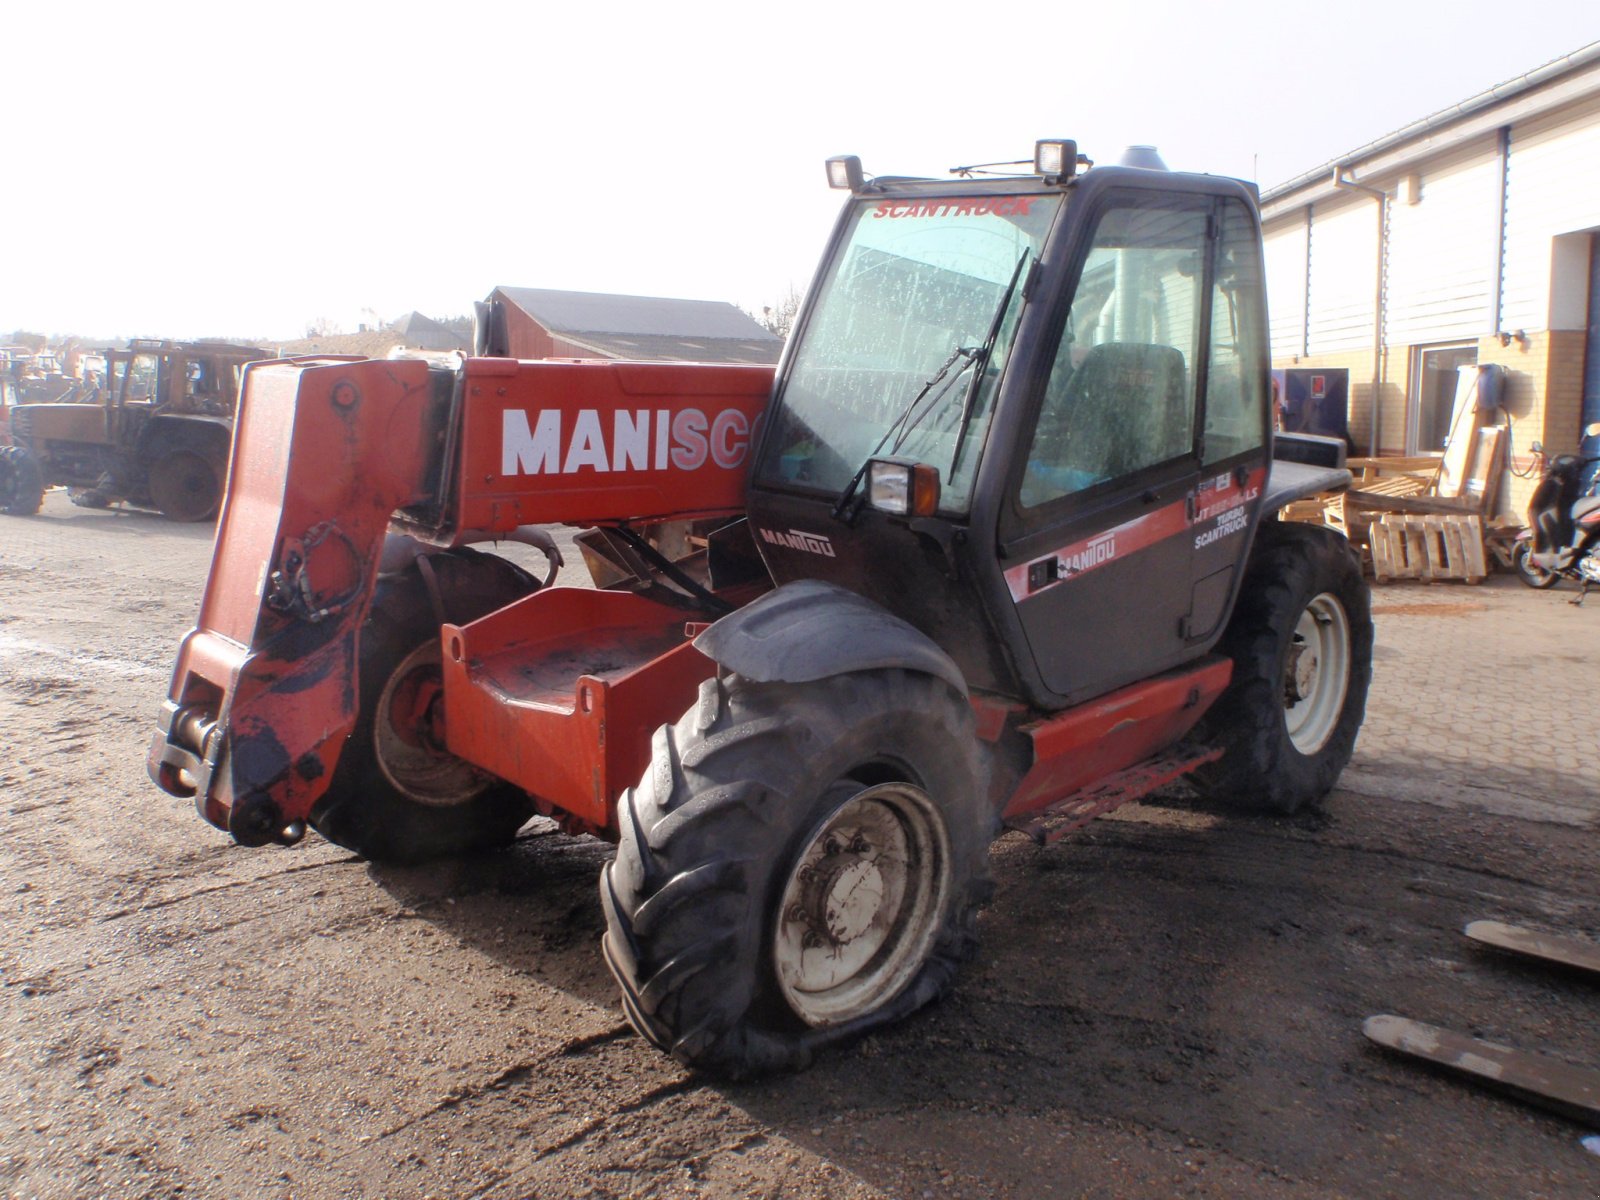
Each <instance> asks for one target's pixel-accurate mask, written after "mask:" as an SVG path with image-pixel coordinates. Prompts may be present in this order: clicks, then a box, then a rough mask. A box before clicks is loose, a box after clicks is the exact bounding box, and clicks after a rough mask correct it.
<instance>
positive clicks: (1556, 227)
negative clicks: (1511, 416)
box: [1501, 99, 1600, 329]
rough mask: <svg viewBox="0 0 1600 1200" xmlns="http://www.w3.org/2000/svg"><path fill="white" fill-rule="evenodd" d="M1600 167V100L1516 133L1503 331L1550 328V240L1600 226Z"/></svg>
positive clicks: (1508, 193) (1513, 137)
mask: <svg viewBox="0 0 1600 1200" xmlns="http://www.w3.org/2000/svg"><path fill="white" fill-rule="evenodd" d="M1597 164H1600V99H1596V100H1594V101H1591V102H1589V103H1586V104H1585V105H1583V106H1582V107H1581V108H1577V109H1573V110H1569V111H1567V112H1565V113H1562V114H1561V115H1560V116H1559V118H1545V119H1543V120H1540V121H1537V122H1529V123H1527V124H1525V125H1518V126H1516V127H1515V128H1514V129H1513V130H1512V134H1511V158H1510V166H1509V169H1508V172H1507V184H1506V265H1505V273H1506V279H1505V307H1504V313H1505V315H1504V318H1503V320H1502V322H1501V325H1502V328H1505V329H1545V328H1548V327H1549V325H1550V315H1549V314H1550V284H1551V270H1550V267H1551V254H1552V246H1551V239H1552V238H1554V237H1556V236H1557V235H1558V234H1563V233H1576V232H1580V231H1583V230H1586V229H1594V228H1596V227H1600V187H1597V186H1595V181H1596V178H1597V174H1600V168H1597Z"/></svg>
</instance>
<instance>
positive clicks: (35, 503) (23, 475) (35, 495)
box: [0, 446, 44, 517]
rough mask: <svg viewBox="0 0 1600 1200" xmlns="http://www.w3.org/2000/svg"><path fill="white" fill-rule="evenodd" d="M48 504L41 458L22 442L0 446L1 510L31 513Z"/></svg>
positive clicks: (31, 514)
mask: <svg viewBox="0 0 1600 1200" xmlns="http://www.w3.org/2000/svg"><path fill="white" fill-rule="evenodd" d="M43 504H44V475H43V474H42V473H41V472H40V470H39V461H38V459H36V458H34V457H33V454H32V453H31V452H30V451H28V450H26V449H24V448H23V447H21V446H0V512H3V513H5V514H6V515H7V516H12V517H31V516H33V514H34V513H36V512H38V511H39V508H40V506H42V505H43Z"/></svg>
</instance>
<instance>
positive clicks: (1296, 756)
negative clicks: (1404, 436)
mask: <svg viewBox="0 0 1600 1200" xmlns="http://www.w3.org/2000/svg"><path fill="white" fill-rule="evenodd" d="M1218 649H1219V650H1220V651H1221V652H1222V653H1224V654H1226V655H1228V657H1230V658H1231V659H1232V660H1233V679H1232V681H1231V682H1230V683H1229V685H1228V690H1227V691H1226V692H1224V693H1223V695H1222V697H1221V698H1220V699H1219V700H1218V701H1217V703H1216V704H1215V705H1214V706H1213V707H1212V710H1211V711H1210V712H1209V713H1207V714H1206V716H1205V717H1204V718H1203V719H1202V721H1201V726H1200V730H1199V735H1200V737H1201V739H1202V740H1203V741H1205V742H1206V743H1208V744H1210V745H1220V746H1222V747H1223V755H1222V758H1221V759H1219V760H1218V761H1216V762H1214V763H1211V764H1209V765H1207V766H1205V767H1202V768H1201V769H1200V770H1199V771H1197V772H1195V776H1194V779H1195V782H1196V784H1197V785H1198V786H1199V787H1200V788H1201V790H1202V791H1203V792H1204V793H1205V794H1207V795H1208V796H1210V797H1211V798H1213V799H1215V800H1216V801H1217V802H1218V803H1220V804H1223V805H1226V806H1228V807H1231V808H1237V809H1242V810H1249V811H1263V812H1276V813H1293V812H1297V811H1299V810H1300V809H1301V808H1303V807H1304V806H1305V805H1307V804H1312V803H1315V802H1316V801H1318V800H1320V799H1322V797H1324V796H1325V795H1327V793H1328V792H1329V791H1330V790H1331V789H1332V788H1333V785H1334V783H1335V782H1336V781H1337V780H1338V778H1339V774H1340V772H1341V771H1343V770H1344V768H1345V765H1346V764H1347V763H1348V762H1349V761H1350V755H1351V753H1352V752H1353V750H1354V748H1355V741H1356V734H1357V733H1358V732H1359V731H1360V729H1361V719H1362V716H1363V715H1364V714H1365V712H1366V705H1367V687H1368V684H1369V683H1370V682H1371V679H1372V602H1371V595H1370V593H1369V591H1368V589H1367V583H1366V580H1365V579H1363V578H1362V576H1361V562H1360V559H1359V558H1358V557H1357V556H1356V553H1355V551H1354V550H1352V549H1351V547H1350V544H1349V543H1348V542H1347V541H1346V540H1345V538H1344V537H1343V536H1342V535H1340V534H1338V533H1336V532H1334V531H1333V530H1330V529H1324V528H1322V527H1320V526H1313V525H1303V524H1298V523H1294V522H1284V521H1274V520H1270V519H1269V520H1266V521H1264V522H1262V524H1261V526H1260V528H1259V530H1258V531H1257V533H1256V544H1255V548H1254V550H1253V551H1252V553H1251V558H1250V565H1249V567H1248V569H1247V570H1246V573H1245V579H1244V583H1243V585H1242V587H1241V589H1240V592H1239V599H1238V602H1237V604H1236V605H1235V606H1234V612H1233V616H1232V618H1231V619H1230V621H1229V624H1228V629H1227V632H1226V633H1224V634H1223V637H1222V642H1221V644H1220V646H1219V647H1218Z"/></svg>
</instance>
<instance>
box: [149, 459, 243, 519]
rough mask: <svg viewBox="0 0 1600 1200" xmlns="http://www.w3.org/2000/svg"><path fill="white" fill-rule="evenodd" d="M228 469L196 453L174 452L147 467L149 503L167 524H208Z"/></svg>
mask: <svg viewBox="0 0 1600 1200" xmlns="http://www.w3.org/2000/svg"><path fill="white" fill-rule="evenodd" d="M226 474H227V467H226V465H223V466H221V467H220V468H219V466H218V465H217V464H216V463H215V462H213V461H212V460H211V459H209V458H207V457H206V456H205V455H204V454H202V453H200V452H199V451H196V450H173V451H170V452H168V453H166V454H163V455H162V456H161V457H160V458H158V459H156V461H155V462H153V463H151V464H150V481H149V486H150V502H151V503H152V504H154V505H155V506H156V508H157V509H158V510H159V511H160V513H161V515H162V516H164V517H166V518H167V520H169V521H180V522H190V521H209V520H210V519H211V518H212V517H214V516H216V515H217V509H218V507H219V506H220V505H221V503H222V481H223V479H224V478H225V477H226Z"/></svg>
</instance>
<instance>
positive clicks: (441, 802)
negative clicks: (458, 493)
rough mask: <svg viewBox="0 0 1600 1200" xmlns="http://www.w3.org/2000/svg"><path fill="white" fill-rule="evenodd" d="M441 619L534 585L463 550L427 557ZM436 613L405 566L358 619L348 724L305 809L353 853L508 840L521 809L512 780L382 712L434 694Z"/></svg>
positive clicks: (456, 618) (413, 851)
mask: <svg viewBox="0 0 1600 1200" xmlns="http://www.w3.org/2000/svg"><path fill="white" fill-rule="evenodd" d="M429 563H430V565H431V567H432V569H433V573H434V578H435V579H437V580H438V585H439V591H440V594H441V598H442V600H443V602H444V608H445V615H446V617H447V619H448V620H450V621H451V622H453V623H458V624H459V623H463V622H466V621H473V620H476V619H477V618H479V617H481V616H484V615H486V614H488V613H491V612H493V611H494V610H495V609H498V608H503V607H505V606H506V605H507V604H510V603H511V602H512V601H513V600H516V599H518V598H520V597H522V596H525V595H527V594H529V593H531V592H533V591H536V590H537V589H538V587H539V584H538V581H537V580H535V579H534V578H533V577H532V576H531V575H529V574H528V573H527V572H525V571H523V570H522V569H521V568H520V567H517V566H515V565H513V564H512V563H509V562H507V561H506V560H504V559H502V558H497V557H495V556H493V555H489V554H482V553H479V552H478V551H475V550H470V549H461V550H453V551H449V552H447V553H443V554H435V555H433V556H431V558H430V559H429ZM439 664H440V651H439V620H438V617H437V616H436V614H435V610H434V605H433V599H432V597H431V596H430V595H429V592H428V587H427V585H426V583H425V582H424V580H423V578H422V575H421V573H420V572H419V570H418V568H417V567H416V566H415V565H412V566H408V567H407V568H406V569H405V570H404V571H400V572H397V573H395V574H394V575H389V576H383V577H380V579H379V581H378V587H377V591H376V593H375V594H374V596H373V601H372V610H371V612H369V613H368V615H367V620H366V622H365V624H363V625H362V628H361V645H360V656H359V688H358V691H359V697H358V704H359V708H358V712H357V716H356V724H355V728H354V729H353V730H352V731H351V733H350V738H349V740H348V741H347V742H346V743H345V746H344V749H343V751H342V753H341V754H340V756H339V764H338V766H337V767H335V768H334V772H333V779H332V781H331V782H330V783H329V786H328V791H327V792H326V793H325V794H324V795H323V797H322V799H320V800H319V801H318V802H317V804H316V806H315V807H314V808H313V810H312V813H311V825H312V827H313V828H315V829H316V831H317V832H318V833H320V834H322V836H323V837H325V838H327V839H328V840H329V841H330V842H334V843H336V844H338V845H340V846H343V847H345V848H346V849H347V850H353V851H355V852H356V853H357V854H359V855H361V856H362V857H363V858H366V859H369V860H371V861H373V862H384V863H418V862H424V861H426V860H428V859H432V858H443V857H449V856H452V855H459V854H467V853H471V852H473V851H477V850H486V849H491V848H494V847H496V846H503V845H505V844H507V843H509V842H510V841H511V840H512V838H514V837H515V836H516V832H517V830H518V829H520V828H522V826H523V824H524V823H525V822H526V821H527V820H528V818H529V817H531V816H532V815H533V802H532V801H531V800H529V799H528V796H527V794H526V793H525V792H523V791H522V790H521V789H520V788H516V787H513V786H512V785H511V784H508V783H506V782H504V781H503V780H501V779H498V778H497V777H495V776H493V775H489V774H487V773H485V772H482V771H479V770H477V769H476V768H475V767H473V766H471V765H470V764H468V763H466V762H463V761H462V760H461V759H458V758H455V757H454V756H453V755H451V754H450V753H449V752H448V751H447V750H445V749H444V747H443V746H442V745H439V744H438V742H437V739H436V738H435V737H433V736H431V730H430V729H429V728H427V727H418V726H417V725H416V724H414V723H411V722H407V723H406V724H407V727H405V728H396V727H395V725H394V723H393V720H392V719H391V715H392V714H406V715H413V716H417V715H425V714H427V713H430V712H433V711H435V710H433V709H432V708H431V705H433V704H442V703H443V697H442V696H441V695H439V694H438V690H437V689H438V683H439V679H440V670H439Z"/></svg>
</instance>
